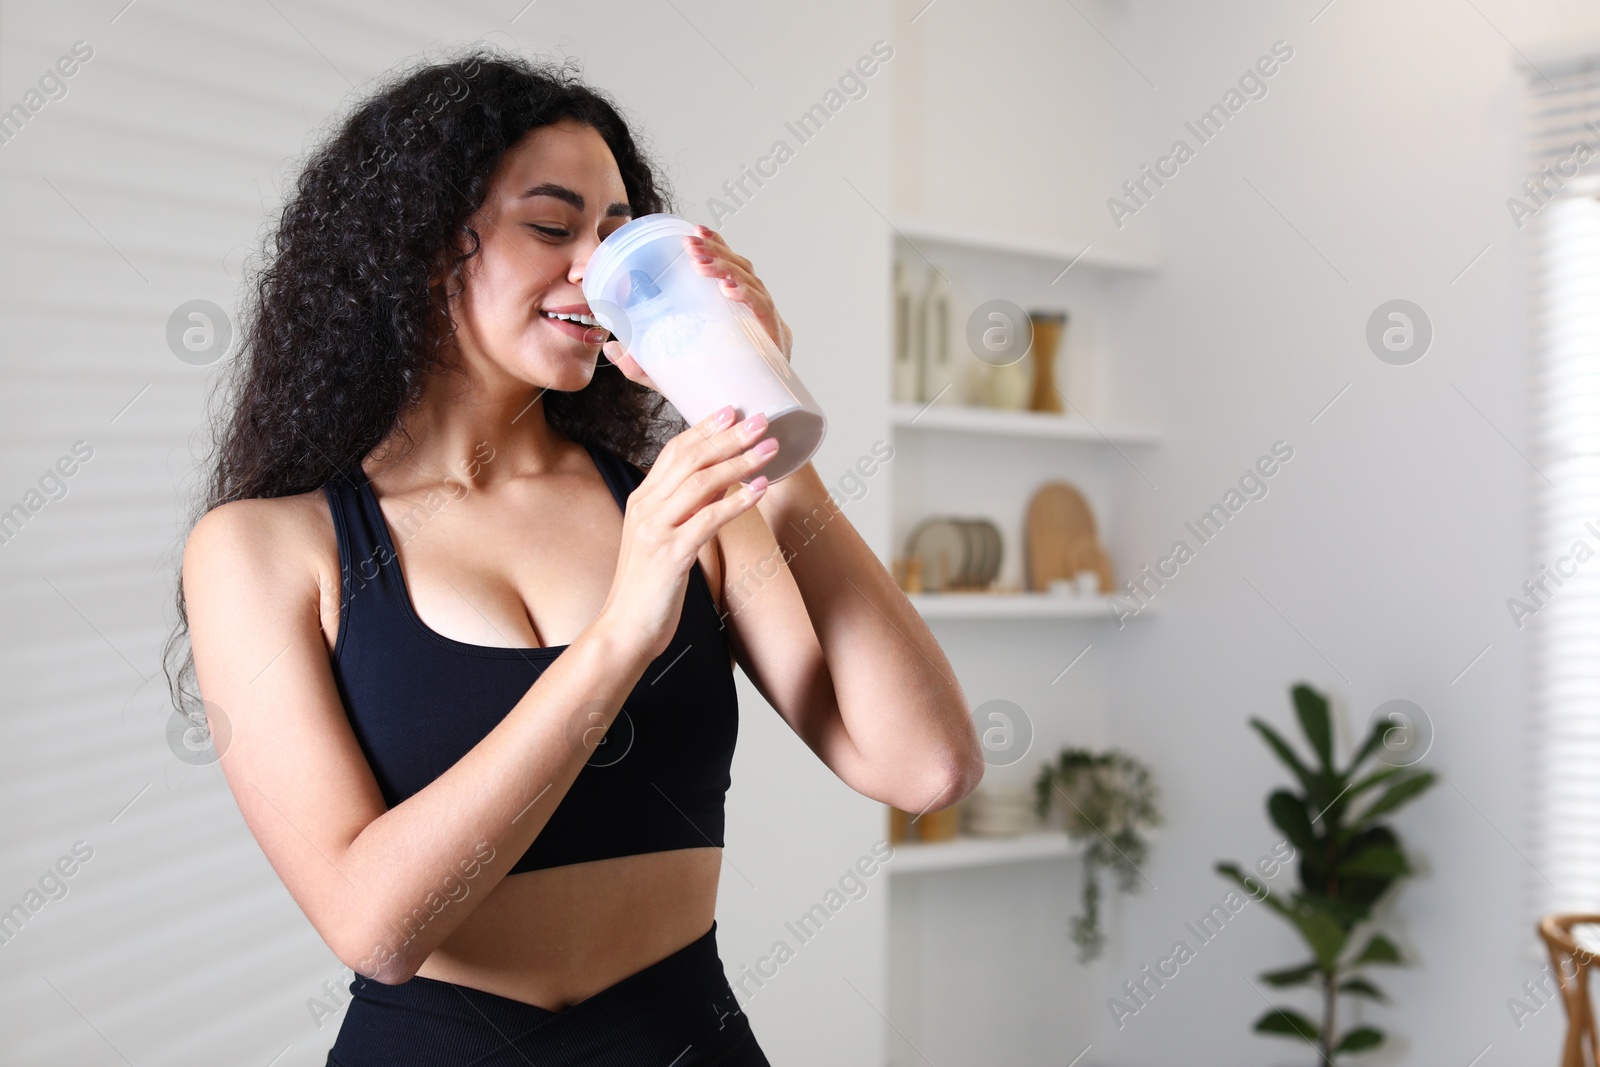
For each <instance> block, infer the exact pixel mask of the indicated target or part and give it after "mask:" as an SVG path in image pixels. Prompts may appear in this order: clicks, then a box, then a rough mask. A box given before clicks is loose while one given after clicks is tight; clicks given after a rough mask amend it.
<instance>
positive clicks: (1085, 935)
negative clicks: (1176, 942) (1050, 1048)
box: [1033, 748, 1161, 963]
mask: <svg viewBox="0 0 1600 1067" xmlns="http://www.w3.org/2000/svg"><path fill="white" fill-rule="evenodd" d="M1033 786H1034V810H1035V811H1036V812H1037V813H1038V815H1039V817H1040V818H1041V819H1048V818H1049V817H1050V813H1051V811H1052V810H1055V811H1058V812H1059V813H1060V814H1061V817H1062V822H1063V823H1064V825H1065V827H1066V832H1067V836H1068V837H1069V838H1071V839H1072V840H1074V841H1076V842H1080V843H1082V844H1083V845H1084V854H1083V912H1082V914H1080V915H1077V916H1075V917H1074V918H1073V919H1072V940H1073V942H1074V943H1075V944H1076V945H1077V946H1078V961H1079V962H1080V963H1088V962H1090V961H1092V960H1094V959H1097V958H1099V956H1100V954H1101V953H1102V952H1104V951H1105V942H1106V938H1105V932H1104V931H1103V930H1102V929H1101V926H1100V872H1101V870H1102V869H1104V870H1107V871H1110V872H1111V873H1112V875H1113V876H1114V877H1115V878H1116V880H1117V885H1118V887H1119V888H1120V889H1121V890H1122V891H1123V892H1125V893H1131V892H1135V891H1137V890H1138V888H1139V879H1140V878H1141V877H1143V876H1142V875H1141V874H1140V872H1139V867H1140V865H1141V864H1143V863H1144V862H1145V858H1146V855H1147V854H1148V852H1149V842H1148V841H1147V840H1146V839H1145V833H1146V832H1147V831H1148V830H1150V829H1152V828H1153V827H1156V826H1159V825H1161V813H1160V811H1159V810H1158V809H1157V807H1156V788H1155V785H1154V783H1153V782H1152V780H1151V777H1150V771H1149V768H1147V767H1145V765H1144V764H1142V763H1140V762H1139V761H1138V760H1136V759H1134V758H1133V757H1132V756H1130V755H1128V754H1127V753H1125V752H1122V751H1121V750H1119V749H1111V750H1109V751H1107V752H1100V753H1096V752H1091V751H1089V750H1088V749H1083V748H1064V749H1062V750H1061V752H1060V754H1059V755H1058V756H1057V757H1056V760H1055V762H1054V763H1046V764H1045V765H1044V766H1043V767H1041V768H1040V769H1039V774H1038V776H1037V778H1035V780H1034V783H1033Z"/></svg>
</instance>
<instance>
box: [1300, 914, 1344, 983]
mask: <svg viewBox="0 0 1600 1067" xmlns="http://www.w3.org/2000/svg"><path fill="white" fill-rule="evenodd" d="M1295 905H1296V906H1295V908H1294V910H1293V911H1292V912H1290V914H1289V921H1290V922H1292V923H1294V925H1295V927H1296V928H1297V929H1298V930H1299V931H1300V936H1301V937H1303V938H1305V939H1306V944H1308V945H1310V946H1311V951H1312V952H1313V953H1315V954H1316V957H1317V965H1318V966H1319V967H1320V968H1321V970H1322V971H1323V973H1325V974H1326V973H1329V972H1331V971H1332V970H1333V969H1334V967H1335V965H1336V964H1337V962H1338V959H1339V953H1341V952H1343V951H1344V945H1345V940H1346V939H1347V938H1348V937H1349V936H1350V935H1349V932H1348V931H1347V930H1346V929H1345V928H1344V927H1343V926H1341V925H1340V924H1339V921H1338V920H1337V919H1336V918H1334V916H1333V915H1332V914H1330V913H1329V912H1328V911H1325V910H1323V909H1322V908H1319V907H1317V906H1316V904H1315V903H1314V902H1312V901H1308V900H1306V899H1304V898H1300V899H1297V900H1296V901H1295Z"/></svg>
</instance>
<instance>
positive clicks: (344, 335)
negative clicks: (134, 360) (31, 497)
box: [162, 45, 684, 725]
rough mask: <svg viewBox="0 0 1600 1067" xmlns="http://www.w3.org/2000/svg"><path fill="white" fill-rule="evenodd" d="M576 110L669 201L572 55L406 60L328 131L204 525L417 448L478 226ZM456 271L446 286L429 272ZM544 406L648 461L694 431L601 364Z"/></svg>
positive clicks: (239, 397)
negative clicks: (527, 152)
mask: <svg viewBox="0 0 1600 1067" xmlns="http://www.w3.org/2000/svg"><path fill="white" fill-rule="evenodd" d="M562 119H571V120H574V121H577V122H579V123H582V124H584V125H587V126H590V127H592V128H593V129H594V130H595V131H596V132H598V133H599V134H600V136H601V137H602V138H603V139H604V140H605V143H606V145H607V146H608V147H609V148H610V149H611V154H612V156H613V157H614V158H615V159H616V163H617V168H618V170H619V171H620V172H621V175H622V181H623V185H624V187H625V188H626V190H627V194H628V203H629V206H630V207H631V208H632V210H633V214H634V215H635V217H637V216H640V215H645V214H649V213H652V212H657V211H670V210H672V205H671V198H670V195H669V193H668V192H667V190H666V186H665V182H664V181H663V179H662V177H661V176H660V174H659V173H658V172H657V171H656V169H655V167H654V166H653V165H652V163H651V162H650V160H649V159H648V158H647V157H646V156H645V155H644V153H643V152H641V150H640V148H639V146H638V143H637V141H636V139H635V137H634V135H633V133H632V132H631V131H630V129H629V126H628V123H627V122H626V121H625V120H624V118H623V117H622V115H621V113H620V112H619V109H618V107H617V105H616V104H614V103H613V102H612V101H611V100H610V99H609V98H608V97H607V96H606V95H605V94H604V93H603V92H601V91H599V90H597V89H595V88H593V87H591V86H588V85H586V84H584V83H583V81H582V79H581V70H580V69H579V67H578V65H577V62H576V61H575V60H570V59H569V60H566V61H564V62H562V63H560V64H556V63H553V62H552V63H542V62H535V61H532V60H529V59H527V58H525V57H523V56H520V55H516V54H511V53H506V52H503V51H501V50H498V49H495V48H491V47H487V46H483V45H477V46H472V47H470V48H468V49H466V50H463V51H461V52H459V53H458V54H456V55H454V56H452V57H450V58H449V59H447V60H445V61H442V62H428V63H423V64H418V65H415V66H413V67H412V68H411V69H400V70H397V71H395V72H392V73H391V74H390V75H389V76H388V77H387V78H386V79H385V81H384V83H383V84H382V85H381V86H380V87H379V88H378V90H377V91H376V92H375V93H373V94H372V95H371V96H369V97H367V98H366V99H365V100H364V101H362V102H360V103H359V105H358V106H357V107H356V108H355V110H354V111H353V112H352V113H351V114H350V115H349V116H348V117H347V118H346V119H344V120H343V121H342V122H338V123H337V124H336V125H334V127H333V129H332V132H331V134H328V135H326V136H324V137H323V138H321V139H320V143H318V144H316V145H315V147H314V148H313V149H312V150H311V151H310V152H309V154H308V155H309V158H308V160H307V162H306V163H305V165H304V167H303V168H302V169H301V171H300V174H299V177H298V179H297V181H296V183H295V188H294V191H293V193H292V195H291V196H290V197H289V198H288V199H287V201H286V202H285V204H284V206H283V210H282V213H281V215H280V216H279V218H278V220H277V225H276V227H275V228H273V229H272V231H271V232H270V234H269V235H268V236H267V238H266V239H265V241H264V242H263V249H262V253H261V256H260V259H259V261H258V262H260V263H262V264H263V265H261V266H260V267H259V268H258V269H256V270H254V271H253V272H252V273H253V275H254V277H252V278H251V279H250V284H249V286H248V294H249V295H248V298H247V300H246V302H245V306H244V307H243V308H242V309H241V319H242V323H241V331H240V332H241V351H240V354H239V356H238V357H237V358H236V359H235V360H234V361H233V364H232V366H231V367H230V371H229V374H228V375H227V376H226V378H225V380H224V381H222V382H221V383H219V384H220V385H221V387H222V388H221V390H220V391H221V392H223V393H224V395H225V399H224V401H223V403H222V409H223V414H222V417H220V418H219V417H216V416H213V417H212V418H211V420H210V422H211V424H212V428H213V433H214V439H215V444H214V450H213V456H214V459H213V461H212V462H211V464H210V465H209V480H208V484H207V486H206V489H205V491H204V494H203V498H202V499H201V500H200V501H199V502H198V504H197V506H196V507H195V510H194V512H193V514H192V515H191V516H190V519H189V524H188V528H189V529H192V528H193V525H194V523H195V522H198V521H199V519H200V518H201V517H202V516H203V515H205V514H206V513H207V512H209V511H210V510H212V509H213V508H216V507H218V506H219V505H221V504H224V503H227V502H229V501H233V500H241V499H250V498H258V497H279V496H289V495H293V494H297V493H305V492H309V491H311V490H314V489H317V488H320V487H321V486H322V485H323V484H325V483H326V482H327V481H328V480H329V478H330V477H332V476H333V475H334V474H336V473H337V472H339V471H342V470H345V469H348V467H349V466H350V465H351V464H353V463H357V462H359V461H360V460H361V459H362V458H364V457H365V456H366V455H367V454H368V453H370V452H371V451H372V450H373V449H374V448H376V447H377V446H378V445H379V444H380V443H381V442H383V441H385V440H386V439H387V438H390V437H391V435H392V434H393V435H395V436H396V437H397V440H398V443H400V444H401V445H403V448H402V449H401V452H400V454H403V453H404V452H405V451H409V448H410V446H411V444H412V443H413V442H412V441H411V440H410V438H409V436H408V435H407V434H406V432H405V427H404V424H403V422H402V421H401V415H402V413H403V412H405V411H406V410H407V409H408V408H409V407H410V406H411V405H412V404H414V403H416V402H417V401H418V400H419V399H420V398H421V397H422V395H423V391H424V387H425V385H426V383H427V381H428V378H429V376H430V375H432V374H435V373H450V372H453V371H456V370H458V369H459V365H458V363H457V362H456V361H455V359H454V358H453V357H452V356H451V354H450V347H449V345H448V341H449V340H450V338H451V336H452V335H453V334H454V332H455V326H454V323H453V322H452V321H451V316H450V312H449V301H450V299H451V298H452V297H453V296H454V295H457V294H458V293H459V292H460V287H461V269H462V265H463V264H464V263H465V262H466V261H468V260H470V259H471V258H472V257H473V256H475V255H477V253H478V250H479V246H480V240H481V239H480V237H479V235H478V234H477V233H476V232H475V231H474V230H473V229H472V227H471V226H470V225H468V220H469V219H470V218H471V217H472V215H473V214H474V213H475V212H476V211H477V210H478V209H479V208H480V207H481V206H482V204H483V201H484V197H485V195H486V194H487V192H488V189H489V179H490V176H491V174H492V173H493V171H494V169H495V167H496V165H497V164H498V163H499V162H500V160H501V158H502V157H503V156H504V155H505V153H506V152H507V151H508V150H509V149H511V148H512V147H513V146H515V145H516V144H517V143H518V142H519V141H520V140H521V139H522V137H523V136H524V135H525V134H527V133H528V132H529V131H531V130H534V129H536V128H538V127H542V126H547V125H550V124H552V123H555V122H558V121H560V120H562ZM463 249H465V251H463ZM446 268H448V269H446ZM441 272H443V273H444V274H445V277H446V281H447V284H446V285H444V286H441V285H437V284H434V285H430V284H429V283H430V279H434V278H436V277H437V276H438V275H439V274H440V273H441ZM452 286H453V287H454V289H453V290H452V289H451V287H452ZM539 402H542V403H543V404H544V406H545V412H544V414H545V418H546V421H547V422H548V423H549V425H550V426H551V427H552V428H553V429H555V430H556V431H557V432H558V433H560V434H562V435H563V436H565V437H567V438H569V439H571V440H573V441H575V442H578V443H580V444H586V445H597V446H601V447H604V448H609V449H610V450H611V451H613V452H615V453H617V454H618V455H620V456H622V457H624V458H625V459H628V460H630V461H632V462H634V463H639V464H641V465H644V464H648V462H649V461H650V460H651V459H653V457H654V456H655V455H656V454H658V453H659V451H660V447H661V445H662V444H663V443H664V441H665V440H666V439H667V437H669V436H671V434H672V433H675V432H677V431H678V430H681V429H682V428H683V426H684V424H683V421H682V419H681V418H680V417H679V416H678V415H677V413H676V412H675V411H674V410H673V409H672V408H671V407H670V406H669V405H668V404H667V403H666V402H665V400H663V399H662V398H661V397H660V395H659V394H657V393H655V392H654V391H652V390H650V389H648V388H646V387H645V386H642V385H639V384H637V383H635V382H632V381H629V380H628V379H627V378H626V377H624V376H623V375H622V373H621V372H620V371H617V370H616V369H615V368H612V367H610V365H609V363H608V362H607V361H606V360H605V359H603V358H602V359H601V360H600V361H599V364H598V366H597V368H596V373H595V375H594V377H593V378H592V379H591V380H590V382H589V384H588V385H587V386H586V387H585V388H583V389H581V390H578V391H576V392H562V391H557V390H546V391H544V392H543V393H541V394H540V397H539ZM177 584H178V589H177V619H178V622H177V626H176V628H175V630H174V632H173V634H172V635H171V637H170V638H169V639H168V641H167V644H166V647H165V649H164V652H163V657H162V661H163V667H164V669H166V672H167V680H168V688H169V689H170V691H171V694H172V697H173V702H174V704H175V706H176V707H177V708H178V709H179V710H181V711H183V712H184V713H185V714H186V715H188V716H189V717H190V719H191V720H192V721H194V722H195V723H196V725H199V724H201V723H202V722H203V721H204V720H203V719H201V718H200V708H201V702H200V699H199V693H198V687H197V685H196V686H195V687H194V688H191V683H193V682H194V653H193V648H192V647H191V646H189V642H188V640H187V637H188V613H187V610H186V608H185V606H184V597H183V581H182V573H181V568H180V572H179V576H178V583H177ZM180 645H181V646H182V647H183V648H184V650H185V651H184V656H183V660H182V662H181V664H180V665H179V667H178V669H177V671H176V672H174V671H173V670H172V669H171V661H172V657H173V654H174V652H175V651H176V650H177V649H178V648H179V647H180Z"/></svg>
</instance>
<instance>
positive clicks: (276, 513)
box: [183, 488, 339, 588]
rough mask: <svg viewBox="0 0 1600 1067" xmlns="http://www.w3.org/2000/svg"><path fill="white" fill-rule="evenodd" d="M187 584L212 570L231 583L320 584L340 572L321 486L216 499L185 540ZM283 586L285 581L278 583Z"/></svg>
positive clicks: (329, 516) (331, 518)
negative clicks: (271, 494)
mask: <svg viewBox="0 0 1600 1067" xmlns="http://www.w3.org/2000/svg"><path fill="white" fill-rule="evenodd" d="M183 572H184V578H185V581H186V583H187V582H188V581H190V580H192V579H199V580H204V579H205V578H206V577H208V576H209V575H211V574H213V573H216V574H217V576H218V577H221V578H224V579H226V580H227V581H228V583H229V584H230V585H231V584H233V583H234V582H235V581H239V580H249V581H252V582H260V583H263V584H264V585H267V586H274V585H279V583H289V585H292V586H293V587H294V588H305V587H306V586H305V580H306V579H307V578H311V579H313V580H314V582H315V585H316V586H318V587H320V586H323V585H325V584H326V583H327V580H328V579H329V578H330V577H331V578H332V579H333V580H334V581H335V582H337V578H338V574H339V559H338V546H337V544H336V542H335V538H334V529H333V516H332V513H331V512H330V510H329V507H328V502H327V498H326V496H325V494H324V492H323V490H322V489H320V488H318V489H313V490H310V491H308V492H304V493H294V494H290V495H288V496H279V497H251V498H246V499H241V500H231V501H228V502H227V503H224V504H219V505H217V506H216V507H214V508H212V509H211V510H209V511H207V512H206V513H205V514H204V515H202V516H201V517H200V518H199V520H198V521H196V522H195V524H194V527H193V528H192V529H191V530H190V531H189V536H188V538H187V539H186V541H185V543H184V551H183ZM280 587H287V586H280Z"/></svg>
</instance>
